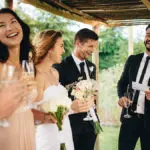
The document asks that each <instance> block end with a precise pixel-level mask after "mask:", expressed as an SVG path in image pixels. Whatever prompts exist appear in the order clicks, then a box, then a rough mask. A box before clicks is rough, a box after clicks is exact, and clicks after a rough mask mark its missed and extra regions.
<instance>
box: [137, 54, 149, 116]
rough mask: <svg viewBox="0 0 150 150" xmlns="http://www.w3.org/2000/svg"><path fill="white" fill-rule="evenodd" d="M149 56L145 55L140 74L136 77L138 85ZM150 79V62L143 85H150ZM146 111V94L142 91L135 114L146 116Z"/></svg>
mask: <svg viewBox="0 0 150 150" xmlns="http://www.w3.org/2000/svg"><path fill="white" fill-rule="evenodd" d="M147 56H148V55H147V54H146V53H144V55H143V58H142V60H141V63H140V67H139V70H138V74H137V77H136V82H138V83H139V80H140V77H141V74H142V70H143V68H144V65H145V62H146V57H147ZM149 79H150V61H149V63H148V66H147V69H146V72H145V75H144V78H143V81H142V84H144V85H148V81H149ZM144 109H145V93H144V91H140V92H139V97H138V101H137V108H136V111H135V112H136V113H139V114H144Z"/></svg>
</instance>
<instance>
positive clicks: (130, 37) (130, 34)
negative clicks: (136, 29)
mask: <svg viewBox="0 0 150 150" xmlns="http://www.w3.org/2000/svg"><path fill="white" fill-rule="evenodd" d="M132 54H133V26H130V27H129V28H128V56H130V55H132Z"/></svg>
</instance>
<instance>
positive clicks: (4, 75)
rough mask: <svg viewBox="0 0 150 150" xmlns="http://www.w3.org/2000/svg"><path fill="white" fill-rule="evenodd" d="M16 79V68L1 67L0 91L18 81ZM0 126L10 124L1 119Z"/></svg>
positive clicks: (9, 66) (5, 65) (10, 66)
mask: <svg viewBox="0 0 150 150" xmlns="http://www.w3.org/2000/svg"><path fill="white" fill-rule="evenodd" d="M18 77H19V75H18V71H17V69H16V67H14V66H12V65H7V64H4V65H3V67H2V72H1V76H0V89H2V88H5V87H7V86H8V85H9V84H13V83H16V82H17V80H18ZM0 126H1V127H8V126H10V123H9V122H8V120H7V119H6V118H5V119H1V120H0Z"/></svg>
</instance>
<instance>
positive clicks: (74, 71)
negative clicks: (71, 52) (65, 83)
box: [68, 56, 80, 78]
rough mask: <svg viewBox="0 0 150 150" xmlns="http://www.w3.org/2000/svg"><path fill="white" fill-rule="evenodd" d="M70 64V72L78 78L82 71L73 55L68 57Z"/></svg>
mask: <svg viewBox="0 0 150 150" xmlns="http://www.w3.org/2000/svg"><path fill="white" fill-rule="evenodd" d="M68 65H69V70H70V71H69V72H70V73H72V77H73V78H78V77H79V76H80V72H79V70H78V67H77V65H76V63H75V62H74V59H73V58H72V56H69V57H68Z"/></svg>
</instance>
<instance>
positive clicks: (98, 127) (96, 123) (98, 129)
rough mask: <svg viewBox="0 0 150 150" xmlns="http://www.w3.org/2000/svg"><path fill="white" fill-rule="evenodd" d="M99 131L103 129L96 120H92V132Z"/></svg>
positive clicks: (97, 132)
mask: <svg viewBox="0 0 150 150" xmlns="http://www.w3.org/2000/svg"><path fill="white" fill-rule="evenodd" d="M100 132H103V129H102V127H101V126H100V123H99V122H98V121H96V122H94V133H95V134H99V133H100Z"/></svg>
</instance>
